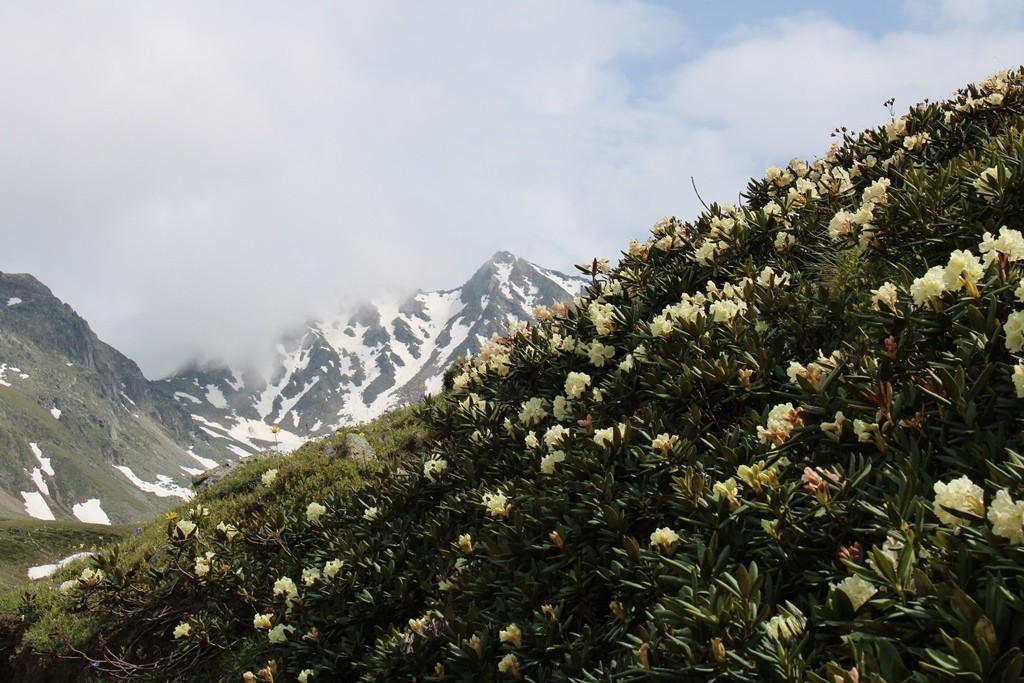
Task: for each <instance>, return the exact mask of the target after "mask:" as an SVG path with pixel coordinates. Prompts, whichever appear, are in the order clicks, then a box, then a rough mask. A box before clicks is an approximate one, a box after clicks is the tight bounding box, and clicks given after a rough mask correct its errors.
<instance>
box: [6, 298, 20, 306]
mask: <svg viewBox="0 0 1024 683" xmlns="http://www.w3.org/2000/svg"><path fill="white" fill-rule="evenodd" d="M21 301H22V300H21V299H19V298H18V297H16V296H12V297H11V298H10V299H8V300H7V305H8V306H17V305H18V304H20V303H21Z"/></svg>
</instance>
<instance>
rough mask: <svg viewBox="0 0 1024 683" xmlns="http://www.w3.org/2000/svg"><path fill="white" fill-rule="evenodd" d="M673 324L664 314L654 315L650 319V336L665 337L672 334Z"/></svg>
mask: <svg viewBox="0 0 1024 683" xmlns="http://www.w3.org/2000/svg"><path fill="white" fill-rule="evenodd" d="M673 327H674V324H673V323H672V319H671V318H670V317H669V316H667V315H665V314H662V315H659V316H655V318H654V320H652V321H651V324H650V329H651V336H652V337H667V336H669V335H670V334H672V328H673Z"/></svg>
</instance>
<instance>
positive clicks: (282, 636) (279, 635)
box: [267, 624, 295, 643]
mask: <svg viewBox="0 0 1024 683" xmlns="http://www.w3.org/2000/svg"><path fill="white" fill-rule="evenodd" d="M294 630H295V627H294V626H287V625H285V624H278V625H277V626H275V627H274V628H272V629H270V632H269V633H267V639H268V640H270V642H272V643H287V642H288V634H290V633H292V632H293V631H294Z"/></svg>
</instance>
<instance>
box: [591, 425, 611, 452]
mask: <svg viewBox="0 0 1024 683" xmlns="http://www.w3.org/2000/svg"><path fill="white" fill-rule="evenodd" d="M614 441H615V428H614V427H607V428H605V429H596V430H594V443H596V444H597V445H598V446H605V447H608V448H610V447H611V446H612V444H613V443H614Z"/></svg>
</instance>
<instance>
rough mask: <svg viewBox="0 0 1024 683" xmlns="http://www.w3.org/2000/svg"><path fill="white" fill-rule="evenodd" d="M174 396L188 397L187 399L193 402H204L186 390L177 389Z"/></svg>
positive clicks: (179, 397)
mask: <svg viewBox="0 0 1024 683" xmlns="http://www.w3.org/2000/svg"><path fill="white" fill-rule="evenodd" d="M174 398H178V399H186V400H189V401H192V402H193V403H200V404H201V403H202V401H200V400H199V399H198V398H196V397H195V396H193V395H192V394H186V393H185V392H184V391H175V392H174Z"/></svg>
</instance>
